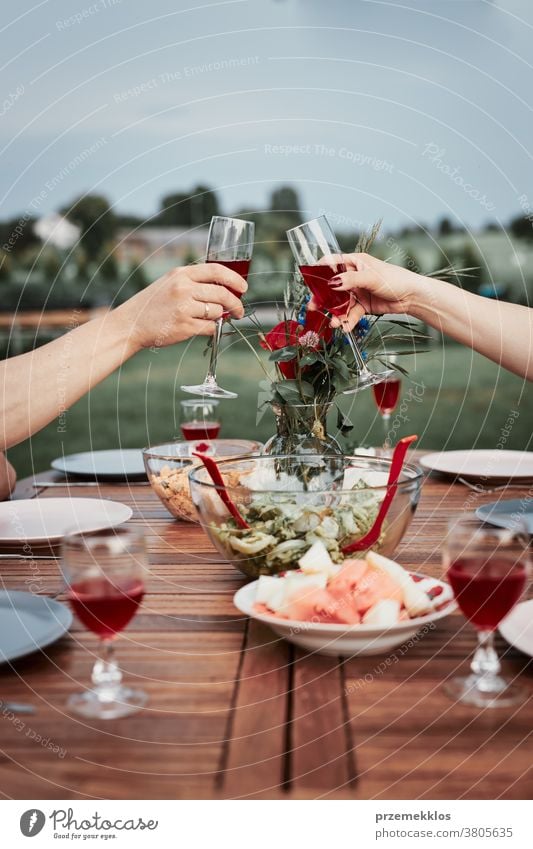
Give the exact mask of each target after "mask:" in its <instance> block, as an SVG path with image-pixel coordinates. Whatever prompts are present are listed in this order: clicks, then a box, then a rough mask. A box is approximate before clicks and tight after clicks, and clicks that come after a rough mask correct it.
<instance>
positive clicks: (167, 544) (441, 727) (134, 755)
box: [0, 472, 533, 799]
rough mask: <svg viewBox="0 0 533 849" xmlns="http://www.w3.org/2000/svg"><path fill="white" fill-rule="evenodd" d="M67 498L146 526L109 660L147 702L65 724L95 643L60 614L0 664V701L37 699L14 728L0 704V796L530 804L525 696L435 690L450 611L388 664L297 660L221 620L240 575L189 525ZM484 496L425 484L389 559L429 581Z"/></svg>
mask: <svg viewBox="0 0 533 849" xmlns="http://www.w3.org/2000/svg"><path fill="white" fill-rule="evenodd" d="M51 476H52V475H51V473H50V472H47V473H46V475H45V476H44V477H46V478H47V479H50V478H51ZM30 493H31V495H34V494H35V493H34V491H33V490H31V489H30V488H29V485H28V482H23V483H22V484H21V485H19V487H18V490H17V495H18V496H19V497H28V495H29V494H30ZM62 494H67V490H66V489H65V490H63V489H43V490H42V491H41V492H39V495H40V497H42V498H48V497H52V496H53V497H57V496H58V495H62ZM71 494H72V495H75V496H93V497H96V496H97V495H98V494H101V495H102V496H103V497H106V498H112V499H115V500H118V501H122V502H124V503H126V504H129V505H130V506H131V507H132V508H133V511H134V513H133V519H132V521H133V522H134V523H135V524H137V525H140V526H141V527H143V528H144V529H145V531H146V534H147V537H148V543H149V549H150V563H151V571H152V578H151V580H150V583H149V587H148V594H147V596H146V598H145V601H144V603H143V607H142V608H141V611H140V613H139V614H138V615H137V617H136V618H135V619H134V620H133V622H132V624H131V625H130V627H129V628H128V630H127V631H126V632H125V633H124V634H123V635H122V637H121V638H120V640H119V644H118V655H119V660H120V662H121V665H122V668H123V669H124V671H125V673H126V675H127V678H128V680H129V681H131V682H133V683H135V684H138V685H141V686H142V687H143V688H144V689H146V690H147V691H148V693H149V695H150V705H149V708H148V709H146V710H144V711H143V712H142V713H140V714H138V715H136V716H133V717H129V718H127V719H122V720H114V721H108V722H102V721H100V722H95V721H86V720H85V721H84V720H81V719H79V718H75V717H72V716H69V715H67V714H66V712H65V702H66V699H67V697H68V695H69V694H70V693H72V692H73V691H77V690H79V689H80V687H81V686H85V685H86V684H87V682H88V680H89V673H90V668H91V666H92V663H93V661H94V652H95V649H96V639H95V637H94V636H93V635H91V634H90V633H88V632H87V631H85V630H84V629H83V628H82V627H81V626H80V624H79V623H77V622H75V624H74V626H73V628H72V631H71V633H70V635H69V636H67V637H65V638H64V639H62V640H60V641H59V642H58V643H56V644H55V645H53V646H51V647H49V648H48V649H46V650H44V651H43V652H41V653H35V654H34V655H32V656H31V657H28V658H26V659H25V660H22V661H19V662H17V663H15V664H14V665H13V666H12V667H10V666H9V665H7V664H4V665H3V666H1V667H0V699H1V700H2V701H3V702H6V701H8V700H14V701H30V702H32V703H33V704H34V705H35V706H36V707H37V712H36V714H35V715H34V716H22V715H19V716H17V718H16V720H15V719H13V717H12V716H9V715H6V714H5V712H2V709H1V707H0V791H1V792H2V794H3V795H4V796H5V797H9V798H17V799H32V798H34V799H46V798H50V799H52V798H58V799H76V798H79V799H86V798H106V799H107V798H111V799H124V798H126V799H127V798H228V797H229V798H235V797H239V798H240V797H245V798H280V797H282V798H346V797H347V798H353V799H394V798H399V799H439V798H449V799H461V798H467V799H471V798H474V799H475V798H490V799H492V798H500V797H501V798H509V799H526V798H531V793H532V791H533V776H532V768H531V762H532V758H531V751H532V750H531V743H530V735H531V716H532V712H531V700H530V701H529V702H528V703H527V704H526V705H525V706H523V707H521V708H515V709H512V710H503V711H500V710H498V711H485V712H483V711H479V710H477V709H473V708H468V707H463V706H456V705H454V704H452V703H451V702H450V701H448V699H447V698H446V697H445V696H444V695H443V693H442V690H441V683H442V681H443V680H444V679H445V678H446V677H447V676H449V675H452V674H454V673H455V672H457V671H458V670H459V669H461V670H465V669H466V668H467V663H468V661H467V658H468V655H469V654H471V652H472V651H473V648H474V645H475V640H474V634H473V631H472V629H471V628H470V627H469V626H466V625H465V622H464V620H463V618H462V617H461V616H460V615H459V614H457V615H452V616H450V617H449V618H448V619H446V620H444V621H442V622H439V623H437V627H436V628H435V629H434V630H431V631H429V632H428V633H426V634H425V635H423V636H422V637H421V638H420V639H418V640H415V641H413V642H412V644H411V645H410V646H407V647H406V648H405V649H404V648H401V649H398V650H396V651H394V652H391V653H390V654H389V655H388V656H375V657H365V658H354V659H349V660H344V661H341V660H337V659H336V658H328V657H319V656H312V655H309V654H306V653H305V652H302V651H300V650H298V649H294V648H293V647H291V646H290V645H289V644H288V643H286V642H283V641H282V640H280V639H278V638H277V637H275V635H274V634H273V633H272V632H270V631H269V629H268V628H266V627H262V626H261V625H258V624H257V623H254V622H250V621H247V620H245V619H243V618H242V617H241V616H240V615H239V614H238V612H237V610H236V609H235V608H234V607H233V604H232V596H233V593H234V592H235V590H237V589H238V587H239V586H241V584H242V577H241V576H240V575H239V574H238V573H237V572H236V571H235V570H234V569H233V568H232V567H231V566H230V565H229V564H228V563H225V562H223V561H222V560H221V558H220V556H219V555H218V554H217V553H216V552H215V551H214V549H213V547H212V546H211V544H210V543H209V542H208V540H207V538H206V537H205V535H204V533H203V532H202V530H201V529H200V528H199V527H198V526H196V525H190V524H184V523H180V522H176V521H174V520H173V519H172V518H171V517H170V516H169V515H168V513H167V512H166V510H165V509H164V507H163V506H162V505H161V504H160V502H159V501H158V499H157V497H156V496H155V495H154V494H153V493H152V491H151V489H150V488H149V487H146V486H144V487H142V486H134V485H132V486H131V487H129V486H124V485H123V486H120V485H107V484H106V485H102V487H101V491H100V493H99V491H98V489H96V488H87V489H85V488H80V487H77V488H76V489H72V490H71ZM500 495H501V494H500ZM510 495H511V493H510ZM519 496H520V492H515V491H513V492H512V497H519ZM495 497H498V496H487V495H482V496H479V495H476V494H475V493H471V492H470V491H469V490H468V489H466V488H465V487H463V486H461V485H460V484H454V483H450V482H446V481H439V480H433V479H428V481H427V482H426V484H425V486H424V489H423V494H422V499H421V502H420V506H419V508H418V512H417V514H416V516H415V518H414V520H413V522H412V525H411V527H410V529H409V531H408V533H407V535H406V537H405V539H404V542H403V544H402V547H401V549H400V551H399V552H398V559H399V560H400V562H402V563H403V564H404V565H405V566H409V567H414V568H416V569H418V570H421V571H424V572H427V573H429V574H433V575H439V574H440V547H441V542H442V539H443V534H444V528H445V523H446V520H447V519H448V518H449V516H450V515H452V514H453V513H456V512H458V511H461V510H469V509H470V510H471V509H473V508H475V507H477V506H479V505H480V504H482V503H485V502H488V501H491V500H494V498H495ZM36 563H37V565H38V579H39V588H40V590H41V591H42V592H43V593H53V592H55V591H57V590H58V589H59V588H60V578H59V574H58V566H57V562H54V561H53V560H50V561H49V560H40V561H36ZM0 575H1V576H2V578H3V581H2V583H3V586H4V588H11V589H16V588H24V586H26V581H27V578H28V563H27V562H26V561H24V560H19V561H17V560H2V561H0ZM499 648H500V650H501V651H502V652H503V654H504V662H505V667H506V671H507V672H509V673H510V672H512V673H514V674H520V675H521V677H522V680H523V681H524V683H525V684H526V685H527V686H528V687H529V688H530V689H532V692H533V687H532V676H531V668H530V667H529V668H528V667H527V661H528V659H527V658H526V657H525V656H523V655H520V654H519V653H518V652H515V651H514V650H511V649H509V648H508V647H507V646H506V645H505V644H504V643H503V641H500V643H499ZM387 657H388V658H390V662H386V661H387ZM384 661H385V663H384ZM37 735H40V738H39V737H37ZM54 747H56V748H55V751H54Z"/></svg>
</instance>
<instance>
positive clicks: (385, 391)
mask: <svg viewBox="0 0 533 849" xmlns="http://www.w3.org/2000/svg"><path fill="white" fill-rule="evenodd" d="M388 360H389V362H393V357H392V356H390V357H388ZM401 387H402V380H401V377H400V375H399V374H398V372H394V373H393V374H392V375H391V376H390V377H387V378H385V380H382V381H381V383H375V384H374V386H373V387H372V392H373V393H374V401H375V402H376V406H377V408H378V412H379V415H380V417H381V421H382V423H383V447H382V448H381V453H382V454H383V455H388V454H390V452H391V448H392V445H391V441H390V432H389V422H390V417H391V415H392V413H393V412H394V410H395V409H396V404H397V403H398V399H399V397H400V389H401Z"/></svg>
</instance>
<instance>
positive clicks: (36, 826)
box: [20, 808, 46, 837]
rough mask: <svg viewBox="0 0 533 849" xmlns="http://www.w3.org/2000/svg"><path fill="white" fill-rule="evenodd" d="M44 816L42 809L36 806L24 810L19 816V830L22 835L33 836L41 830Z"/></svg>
mask: <svg viewBox="0 0 533 849" xmlns="http://www.w3.org/2000/svg"><path fill="white" fill-rule="evenodd" d="M45 822H46V817H45V815H44V814H43V812H42V811H39V810H37V809H36V808H31V809H30V810H29V811H25V812H24V813H23V814H22V816H21V818H20V830H21V832H22V833H23V835H24V837H35V835H36V834H39V832H40V831H42V830H43V827H44V824H45Z"/></svg>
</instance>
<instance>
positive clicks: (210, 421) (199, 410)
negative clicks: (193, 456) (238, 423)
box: [180, 398, 220, 440]
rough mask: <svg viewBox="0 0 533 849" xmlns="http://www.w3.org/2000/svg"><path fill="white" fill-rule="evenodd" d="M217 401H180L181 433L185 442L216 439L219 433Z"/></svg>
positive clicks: (204, 399)
mask: <svg viewBox="0 0 533 849" xmlns="http://www.w3.org/2000/svg"><path fill="white" fill-rule="evenodd" d="M218 403H219V402H218V401H216V400H215V399H214V398H190V399H188V400H187V401H181V402H180V407H181V432H182V435H183V438H184V439H187V440H198V439H200V440H209V439H216V438H217V436H218V434H219V433H220V415H219V413H218V412H217V407H218Z"/></svg>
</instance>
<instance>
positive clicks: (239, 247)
mask: <svg viewBox="0 0 533 849" xmlns="http://www.w3.org/2000/svg"><path fill="white" fill-rule="evenodd" d="M253 244H254V224H253V222H251V221H244V220H243V219H240V218H226V217H225V216H221V215H215V216H213V218H212V219H211V226H210V228H209V235H208V237H207V262H208V263H211V262H216V263H218V264H219V265H222V266H224V267H225V268H228V269H230V270H231V271H233V272H236V273H237V274H239V275H240V276H241V277H243V278H244V279H245V280H246V281H247V280H248V271H249V268H250V262H251V259H252V251H253ZM221 283H222V285H224V284H223V281H221ZM204 317H205V318H207V317H208V316H204ZM225 318H228V313H227V312H224V313H222V316H220V317H219V316H217V323H216V331H215V335H214V336H213V340H212V343H211V357H210V360H209V367H208V370H207V375H206V378H205V380H204V382H203V383H198V384H194V385H186V386H182V387H181V388H182V389H183V391H184V392H189V393H191V394H192V395H202V396H203V397H206V398H237V397H238V396H237V393H236V392H230V391H229V390H228V389H223V388H222V387H221V386H219V385H218V383H217V376H216V369H217V362H218V351H219V348H220V339H221V336H222V326H223V323H224V319H225Z"/></svg>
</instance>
